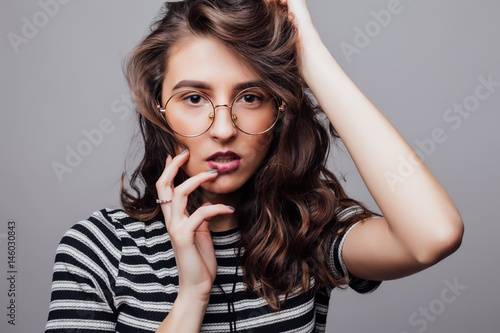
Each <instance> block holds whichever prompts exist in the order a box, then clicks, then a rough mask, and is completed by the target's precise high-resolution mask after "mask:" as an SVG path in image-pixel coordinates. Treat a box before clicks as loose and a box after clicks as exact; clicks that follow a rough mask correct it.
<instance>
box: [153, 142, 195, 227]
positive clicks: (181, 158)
mask: <svg viewBox="0 0 500 333" xmlns="http://www.w3.org/2000/svg"><path fill="white" fill-rule="evenodd" d="M188 155H189V152H188V151H187V150H184V151H182V152H181V153H180V154H179V155H177V156H176V157H175V158H172V156H171V155H170V154H169V155H168V156H167V160H166V162H165V169H164V170H163V173H162V174H161V176H160V178H158V180H157V182H156V192H157V195H158V199H162V200H171V199H172V196H173V190H174V184H173V183H174V181H173V180H174V178H175V176H176V175H177V172H178V171H179V168H180V166H181V165H182V164H183V163H185V162H186V161H187V158H188ZM160 205H161V210H162V212H163V215H164V217H165V224H166V226H167V230H168V228H169V226H170V220H171V209H170V205H171V202H168V203H162V204H160Z"/></svg>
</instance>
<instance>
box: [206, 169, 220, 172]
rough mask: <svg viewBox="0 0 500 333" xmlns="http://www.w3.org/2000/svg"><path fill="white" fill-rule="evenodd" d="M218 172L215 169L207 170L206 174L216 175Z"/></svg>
mask: <svg viewBox="0 0 500 333" xmlns="http://www.w3.org/2000/svg"><path fill="white" fill-rule="evenodd" d="M218 172H219V170H217V169H211V170H208V171H207V173H218Z"/></svg>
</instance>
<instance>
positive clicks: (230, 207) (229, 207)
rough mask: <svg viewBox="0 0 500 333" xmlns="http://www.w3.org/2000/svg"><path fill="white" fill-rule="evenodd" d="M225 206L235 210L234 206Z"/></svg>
mask: <svg viewBox="0 0 500 333" xmlns="http://www.w3.org/2000/svg"><path fill="white" fill-rule="evenodd" d="M226 207H227V208H229V209H231V210H232V211H233V212H234V211H235V210H236V208H234V207H233V206H228V205H226Z"/></svg>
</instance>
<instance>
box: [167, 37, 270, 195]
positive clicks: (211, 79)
mask: <svg viewBox="0 0 500 333" xmlns="http://www.w3.org/2000/svg"><path fill="white" fill-rule="evenodd" d="M259 81H260V80H259V78H258V77H257V76H256V75H255V74H254V73H253V71H252V70H251V69H250V68H249V67H248V66H247V65H246V64H244V63H243V62H242V61H241V59H239V58H238V57H236V56H235V55H234V54H233V53H231V52H230V51H229V50H227V49H226V47H225V46H224V45H222V44H221V43H220V42H218V41H215V40H213V39H209V38H199V37H193V38H190V39H188V40H185V41H182V42H180V43H178V44H177V45H176V46H175V47H174V49H173V52H172V53H171V55H170V57H169V60H168V64H167V72H166V75H165V79H164V81H163V87H162V96H163V100H162V104H163V105H165V103H166V102H167V99H168V98H169V97H170V96H172V95H173V94H174V93H177V92H179V91H183V90H188V89H195V90H198V91H201V92H203V93H205V94H206V95H207V96H208V97H209V98H210V99H211V100H212V102H213V104H214V105H224V104H227V105H230V104H231V101H232V100H233V98H234V97H235V96H236V95H237V94H238V93H239V92H240V91H241V90H243V87H247V86H253V85H259ZM197 98H198V97H194V99H191V100H189V102H190V103H197V102H198V99H197ZM169 103H170V102H169ZM215 115H216V116H215V121H214V123H213V124H212V126H211V127H210V129H209V130H208V131H207V132H205V133H204V134H202V135H200V136H198V137H191V138H187V137H182V136H179V135H177V136H176V138H177V140H178V142H179V143H180V144H181V145H183V146H186V147H187V148H188V149H189V152H190V157H189V160H188V162H187V163H186V164H185V165H184V166H183V169H184V171H185V172H186V174H187V175H188V176H190V177H192V176H194V175H196V174H198V173H200V172H205V171H208V170H210V169H218V170H219V175H218V176H217V178H216V179H215V180H214V181H212V182H209V183H205V184H203V185H202V188H203V189H204V190H205V191H208V192H211V193H220V194H226V193H232V192H235V191H236V190H238V189H239V188H240V187H241V186H242V185H243V184H244V183H245V182H246V181H247V180H248V179H250V177H251V176H252V175H253V174H254V173H255V171H256V170H257V168H258V167H259V166H260V164H261V163H262V161H263V159H264V158H265V156H266V154H267V152H268V150H269V147H270V142H271V135H272V134H271V133H272V131H268V132H267V133H264V134H259V135H249V134H246V133H243V132H241V131H240V130H238V128H236V127H235V126H234V125H233V123H232V120H231V113H230V110H229V108H228V107H218V108H217V110H216V112H215ZM204 121H206V120H204ZM182 148H183V147H179V148H178V151H177V153H179V151H180V150H182Z"/></svg>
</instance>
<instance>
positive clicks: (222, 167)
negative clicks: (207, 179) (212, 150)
mask: <svg viewBox="0 0 500 333" xmlns="http://www.w3.org/2000/svg"><path fill="white" fill-rule="evenodd" d="M240 161H241V160H240V159H236V160H234V161H231V162H224V163H221V162H215V161H212V160H209V161H207V163H208V166H209V167H210V168H211V169H217V170H218V171H219V173H226V172H231V171H234V170H236V169H238V167H239V166H240Z"/></svg>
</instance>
